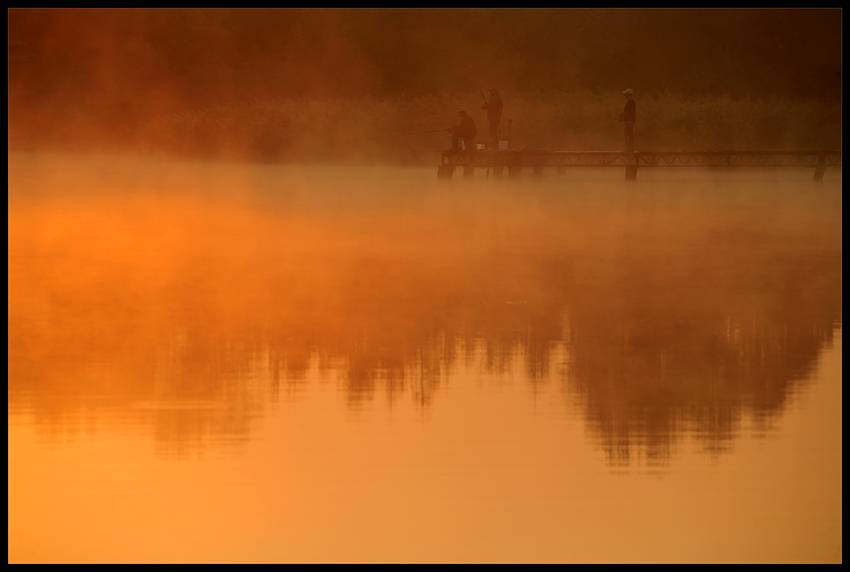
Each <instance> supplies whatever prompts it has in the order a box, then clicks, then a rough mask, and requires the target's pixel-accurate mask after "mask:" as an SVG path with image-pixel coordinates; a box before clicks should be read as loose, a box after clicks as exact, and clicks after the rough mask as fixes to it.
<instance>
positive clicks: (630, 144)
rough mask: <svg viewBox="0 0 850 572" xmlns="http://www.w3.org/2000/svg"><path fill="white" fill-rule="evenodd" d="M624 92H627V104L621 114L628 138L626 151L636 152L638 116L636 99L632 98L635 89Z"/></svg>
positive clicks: (624, 130)
mask: <svg viewBox="0 0 850 572" xmlns="http://www.w3.org/2000/svg"><path fill="white" fill-rule="evenodd" d="M623 93H624V94H626V106H625V107H624V108H623V112H622V113H621V114H620V121H622V122H623V132H624V135H625V140H626V149H625V152H626V153H634V152H635V118H636V117H637V111H636V109H635V100H634V99H632V98H633V97H634V93H635V92H634V91H633V90H632V89H625V90H623Z"/></svg>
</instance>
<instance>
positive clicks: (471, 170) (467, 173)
mask: <svg viewBox="0 0 850 572" xmlns="http://www.w3.org/2000/svg"><path fill="white" fill-rule="evenodd" d="M473 174H475V165H474V164H473V163H467V164H466V165H464V166H463V176H464V177H471V176H472V175H473Z"/></svg>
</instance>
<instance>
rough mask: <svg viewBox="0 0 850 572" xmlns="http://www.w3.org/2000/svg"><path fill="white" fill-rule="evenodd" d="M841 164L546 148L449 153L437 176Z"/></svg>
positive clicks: (789, 154)
mask: <svg viewBox="0 0 850 572" xmlns="http://www.w3.org/2000/svg"><path fill="white" fill-rule="evenodd" d="M840 166H841V151H682V152H678V151H638V152H635V153H623V152H620V151H549V150H545V149H512V150H495V149H493V150H490V149H488V150H478V151H474V152H471V153H457V152H448V151H447V152H445V153H443V156H442V162H441V164H440V166H439V167H438V168H437V178H439V179H449V178H451V177H452V175H453V174H454V171H455V168H462V169H463V174H464V176H466V177H471V176H472V175H473V174H474V172H475V169H476V168H478V169H487V171H488V173H489V171H490V170H491V169H492V171H493V175H494V176H496V177H501V176H502V175H503V173H504V171H505V169H507V172H508V176H509V177H518V176H519V175H520V173H521V172H522V170H523V168H525V167H530V168H532V169H533V171H534V175H535V176H537V175H540V174H542V173H543V169H545V168H552V167H555V168H557V169H559V170H561V169H564V168H567V167H625V169H626V179H635V178H637V171H638V169H639V168H641V169H643V168H650V167H653V168H654V167H806V168H812V169H814V170H815V175H814V180H815V181H820V180H823V174H824V172H825V171H826V168H827V167H840Z"/></svg>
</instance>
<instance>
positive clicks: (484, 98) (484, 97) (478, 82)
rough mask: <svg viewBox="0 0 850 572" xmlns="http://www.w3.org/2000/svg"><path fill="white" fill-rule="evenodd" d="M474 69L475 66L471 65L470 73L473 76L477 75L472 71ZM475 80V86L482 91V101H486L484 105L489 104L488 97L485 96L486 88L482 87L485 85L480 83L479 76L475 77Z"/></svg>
mask: <svg viewBox="0 0 850 572" xmlns="http://www.w3.org/2000/svg"><path fill="white" fill-rule="evenodd" d="M472 67H473V66H472V64H469V71H470V73H471V74H472V75H475V73H474V72H473V71H472ZM473 80H474V81H475V84H476V85H477V86H478V91H480V92H481V99H483V100H484V103H487V96H486V95H484V88H483V87H481V86H482V85H483V84H482V83H481V82H480V81H478V76H475V77H474V78H473Z"/></svg>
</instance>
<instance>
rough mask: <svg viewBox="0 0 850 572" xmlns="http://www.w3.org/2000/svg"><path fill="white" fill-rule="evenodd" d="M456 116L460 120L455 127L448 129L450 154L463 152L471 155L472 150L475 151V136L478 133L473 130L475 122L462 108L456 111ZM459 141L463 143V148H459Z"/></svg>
mask: <svg viewBox="0 0 850 572" xmlns="http://www.w3.org/2000/svg"><path fill="white" fill-rule="evenodd" d="M457 114H458V117H459V118H460V120H459V121H458V123H457V125H455V126H454V127H452V128H451V129H449V132H450V133H451V134H452V148H451V150H450V152H451V153H458V154H462V153H464V152H465V153H466V154H469V155H471V154H472V151H473V149H475V136H476V135H477V133H478V132H477V130H476V128H475V121H473V119H472V117H470V116H469V114H468V113H467V112H466V109H465V108H463V107H461V108H460V109H458V110H457ZM461 141H462V142H463V146H461Z"/></svg>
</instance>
